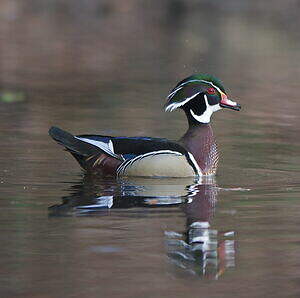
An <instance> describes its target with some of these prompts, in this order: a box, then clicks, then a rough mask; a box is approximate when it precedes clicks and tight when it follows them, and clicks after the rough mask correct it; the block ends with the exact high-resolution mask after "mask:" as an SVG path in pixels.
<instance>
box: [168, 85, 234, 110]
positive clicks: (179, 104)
mask: <svg viewBox="0 0 300 298" xmlns="http://www.w3.org/2000/svg"><path fill="white" fill-rule="evenodd" d="M192 82H202V83H205V84H209V85H211V86H212V87H214V88H215V89H216V90H218V92H219V93H220V94H221V95H222V94H224V92H222V90H221V89H220V88H219V87H217V86H216V85H214V84H213V83H212V82H210V81H205V80H190V81H187V82H184V83H182V84H180V85H179V86H178V87H177V88H176V89H175V90H174V91H172V92H171V93H170V94H169V96H168V99H169V100H170V99H171V98H173V97H174V95H175V94H176V93H177V91H179V90H181V89H182V88H183V87H182V86H184V85H186V84H188V83H192ZM199 93H201V92H199ZM199 93H197V94H196V95H195V96H197V95H198V94H199ZM195 96H191V97H188V98H186V99H184V100H183V101H180V102H174V103H172V104H170V105H168V106H167V107H166V108H165V111H166V112H173V111H174V110H175V109H177V108H179V107H182V106H183V105H185V104H186V103H187V102H189V101H190V100H191V99H193V98H194V97H195ZM235 105H236V103H235Z"/></svg>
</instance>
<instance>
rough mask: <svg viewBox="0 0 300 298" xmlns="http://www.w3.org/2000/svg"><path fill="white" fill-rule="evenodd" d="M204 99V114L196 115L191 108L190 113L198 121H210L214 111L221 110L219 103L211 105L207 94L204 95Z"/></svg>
mask: <svg viewBox="0 0 300 298" xmlns="http://www.w3.org/2000/svg"><path fill="white" fill-rule="evenodd" d="M204 100H205V105H206V110H205V111H204V113H203V114H202V115H196V114H195V113H194V112H193V110H192V109H190V113H191V115H192V117H193V118H194V119H195V120H196V121H198V122H200V123H209V122H210V117H211V115H212V113H213V112H216V111H218V110H220V109H221V107H220V105H219V104H216V105H213V106H211V105H209V103H208V100H207V96H206V95H204Z"/></svg>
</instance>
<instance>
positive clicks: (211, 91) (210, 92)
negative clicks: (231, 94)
mask: <svg viewBox="0 0 300 298" xmlns="http://www.w3.org/2000/svg"><path fill="white" fill-rule="evenodd" d="M206 91H207V93H208V94H215V93H216V90H215V88H212V87H211V88H208V89H207V90H206Z"/></svg>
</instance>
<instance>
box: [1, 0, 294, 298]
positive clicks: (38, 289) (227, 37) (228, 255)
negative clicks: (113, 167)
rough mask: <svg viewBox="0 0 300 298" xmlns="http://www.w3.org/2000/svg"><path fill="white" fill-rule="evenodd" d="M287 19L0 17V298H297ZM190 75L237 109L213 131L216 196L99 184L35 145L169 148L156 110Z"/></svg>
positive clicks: (201, 186)
mask: <svg viewBox="0 0 300 298" xmlns="http://www.w3.org/2000/svg"><path fill="white" fill-rule="evenodd" d="M298 12H299V5H298V2H296V1H286V2H285V3H283V2H281V1H274V3H273V5H272V7H270V6H265V5H263V4H259V3H257V4H255V3H252V2H251V3H250V2H248V1H233V0H232V1H226V4H225V3H223V2H220V1H216V2H215V3H211V2H207V1H200V3H197V1H166V2H165V3H156V4H153V3H152V2H149V3H148V2H147V1H146V2H145V3H144V4H143V5H142V4H140V2H139V1H122V4H120V3H119V2H118V1H103V2H100V1H96V0H94V1H90V2H89V3H86V4H85V5H84V7H83V6H82V2H81V1H73V2H72V5H71V4H68V3H67V1H33V0H31V1H26V5H25V4H22V3H21V2H18V1H8V0H7V1H6V0H5V1H1V4H0V34H1V43H0V66H1V71H0V90H1V102H0V127H1V146H0V189H1V192H0V207H1V217H0V237H1V246H0V253H1V254H0V255H1V258H0V268H1V269H0V270H1V276H0V292H1V297H140V296H143V297H199V296H204V295H205V296H207V297H232V296H233V295H234V296H237V297H299V295H300V286H299V280H300V261H299V260H300V228H299V227H300V184H299V179H300V157H299V152H300V150H299V149H300V139H299V126H300V120H299V112H300V102H299V78H300V67H299V66H300V65H299V61H300V39H299V30H298V28H299V25H300V24H299V17H298V15H299V13H298ZM195 71H199V72H209V73H212V74H215V75H216V76H218V77H220V78H221V79H222V80H223V82H224V85H225V86H226V87H227V90H228V93H229V94H230V95H231V96H232V98H233V99H234V100H237V101H238V102H239V103H241V104H242V106H243V110H242V111H241V112H239V113H238V112H233V111H221V112H218V113H216V114H215V115H214V118H213V129H214V132H215V134H216V137H217V140H218V144H219V148H220V150H221V161H220V166H219V171H218V175H217V177H216V179H215V180H203V181H193V179H187V180H186V179H183V180H181V179H163V180H157V179H154V180H153V179H131V180H122V181H113V180H109V179H97V180H96V181H95V179H91V178H89V177H84V175H83V174H82V173H81V171H80V169H79V167H78V165H77V164H76V162H75V161H74V160H73V159H72V158H71V156H69V155H68V154H67V153H66V152H64V151H63V150H62V148H61V147H59V146H57V145H56V144H55V143H54V142H53V141H52V140H51V139H50V138H49V137H48V135H47V130H48V128H49V127H50V126H51V125H57V126H60V127H62V128H64V129H67V130H69V131H71V132H73V133H77V134H81V133H99V134H100V133H101V134H111V135H132V136H133V135H140V136H141V135H143V136H158V137H168V138H171V139H176V138H179V136H181V135H182V134H183V133H184V132H185V129H186V120H185V117H184V115H183V114H181V113H180V112H174V113H170V114H166V113H164V112H163V110H162V106H163V104H164V101H165V96H166V94H167V93H168V91H169V90H170V89H171V88H172V87H173V86H174V84H175V83H176V82H177V81H178V80H180V79H182V78H184V77H185V76H188V75H190V74H191V73H193V72H195ZM50 206H52V207H51V208H50V209H49V210H48V207H50Z"/></svg>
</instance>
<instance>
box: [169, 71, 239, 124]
mask: <svg viewBox="0 0 300 298" xmlns="http://www.w3.org/2000/svg"><path fill="white" fill-rule="evenodd" d="M167 99H168V102H167V103H166V105H165V110H166V111H168V112H172V111H174V110H175V109H177V108H181V109H183V110H184V111H185V113H186V115H187V118H188V121H189V123H190V124H199V123H209V122H210V118H211V115H212V114H213V112H216V111H218V110H221V109H222V108H228V109H232V110H236V111H239V110H240V109H241V106H240V105H239V104H238V103H236V102H234V101H231V100H230V99H228V97H227V94H226V92H225V88H224V87H223V85H222V83H221V82H220V80H218V79H217V78H215V77H213V76H211V75H205V74H196V75H192V76H190V77H188V78H186V79H184V80H182V81H181V82H179V83H178V84H177V85H176V87H175V88H174V89H173V90H172V91H171V92H170V94H169V95H168V98H167Z"/></svg>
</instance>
